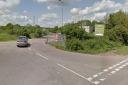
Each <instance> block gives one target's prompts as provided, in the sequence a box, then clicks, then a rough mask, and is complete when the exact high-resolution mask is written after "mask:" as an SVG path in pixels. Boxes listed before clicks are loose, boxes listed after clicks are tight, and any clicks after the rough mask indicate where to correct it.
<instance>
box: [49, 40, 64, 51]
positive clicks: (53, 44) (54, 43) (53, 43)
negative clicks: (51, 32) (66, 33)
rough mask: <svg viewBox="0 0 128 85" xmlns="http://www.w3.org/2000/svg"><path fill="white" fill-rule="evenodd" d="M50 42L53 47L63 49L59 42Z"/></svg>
mask: <svg viewBox="0 0 128 85" xmlns="http://www.w3.org/2000/svg"><path fill="white" fill-rule="evenodd" d="M50 44H51V45H52V46H54V47H55V48H58V49H61V50H64V46H63V45H62V43H61V42H51V43H50Z"/></svg>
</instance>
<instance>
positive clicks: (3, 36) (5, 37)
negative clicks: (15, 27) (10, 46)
mask: <svg viewBox="0 0 128 85" xmlns="http://www.w3.org/2000/svg"><path fill="white" fill-rule="evenodd" d="M10 40H16V36H14V35H9V34H7V33H0V41H10Z"/></svg>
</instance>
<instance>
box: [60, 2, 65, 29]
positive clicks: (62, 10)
mask: <svg viewBox="0 0 128 85" xmlns="http://www.w3.org/2000/svg"><path fill="white" fill-rule="evenodd" d="M59 2H60V5H61V14H62V15H61V20H62V29H63V16H64V15H63V13H64V9H63V0H59Z"/></svg>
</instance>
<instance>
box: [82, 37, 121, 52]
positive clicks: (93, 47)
mask: <svg viewBox="0 0 128 85" xmlns="http://www.w3.org/2000/svg"><path fill="white" fill-rule="evenodd" d="M116 46H120V44H117V43H116V42H112V41H109V40H108V39H104V38H102V37H97V38H95V39H89V40H86V41H85V42H84V43H83V48H84V50H83V51H82V52H84V53H101V52H107V51H110V50H112V49H113V48H114V47H116Z"/></svg>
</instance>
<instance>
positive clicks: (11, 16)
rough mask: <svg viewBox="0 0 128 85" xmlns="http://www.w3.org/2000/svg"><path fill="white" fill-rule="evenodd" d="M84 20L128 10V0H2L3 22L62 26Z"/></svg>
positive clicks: (1, 22)
mask: <svg viewBox="0 0 128 85" xmlns="http://www.w3.org/2000/svg"><path fill="white" fill-rule="evenodd" d="M62 9H63V22H64V23H70V22H73V21H74V22H76V21H79V20H83V19H89V20H102V19H104V17H105V16H106V15H107V14H110V13H114V12H117V11H119V10H123V11H125V12H128V0H0V25H6V24H7V23H13V24H20V25H26V24H32V25H33V24H34V23H35V24H37V25H41V26H43V27H49V26H50V27H51V26H56V25H58V26H61V24H62Z"/></svg>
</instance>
